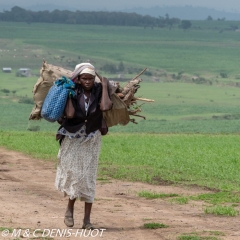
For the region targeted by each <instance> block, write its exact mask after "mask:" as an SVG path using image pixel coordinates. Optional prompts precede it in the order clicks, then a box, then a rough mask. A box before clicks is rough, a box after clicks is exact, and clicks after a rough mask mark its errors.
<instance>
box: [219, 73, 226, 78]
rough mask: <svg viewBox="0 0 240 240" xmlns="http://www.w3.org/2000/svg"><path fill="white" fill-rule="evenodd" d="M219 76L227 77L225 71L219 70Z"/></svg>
mask: <svg viewBox="0 0 240 240" xmlns="http://www.w3.org/2000/svg"><path fill="white" fill-rule="evenodd" d="M220 76H221V77H222V78H227V77H228V75H227V73H225V72H220Z"/></svg>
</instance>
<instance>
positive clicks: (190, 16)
mask: <svg viewBox="0 0 240 240" xmlns="http://www.w3.org/2000/svg"><path fill="white" fill-rule="evenodd" d="M122 11H124V12H136V13H138V14H141V15H150V16H153V17H159V16H161V17H164V16H165V15H166V14H168V15H169V16H170V17H173V18H179V19H181V20H183V19H185V20H205V19H206V18H207V17H208V16H211V17H212V18H213V19H215V20H216V19H218V18H219V19H222V18H225V19H226V20H240V13H231V12H224V11H217V10H215V9H210V8H205V7H192V6H184V7H169V6H166V7H159V6H156V7H151V8H132V9H124V10H122Z"/></svg>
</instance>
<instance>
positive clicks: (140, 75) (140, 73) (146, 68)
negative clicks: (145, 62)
mask: <svg viewBox="0 0 240 240" xmlns="http://www.w3.org/2000/svg"><path fill="white" fill-rule="evenodd" d="M146 70H147V68H145V69H143V70H142V71H141V72H140V73H139V74H138V75H137V76H135V77H134V78H133V79H132V80H134V79H136V78H138V77H139V76H141V75H142V74H143V73H144V72H145V71H146Z"/></svg>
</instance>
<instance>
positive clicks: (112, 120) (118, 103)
mask: <svg viewBox="0 0 240 240" xmlns="http://www.w3.org/2000/svg"><path fill="white" fill-rule="evenodd" d="M144 71H146V69H144V70H143V71H142V72H141V73H140V74H138V75H137V76H136V77H134V78H133V79H132V80H130V81H129V82H128V83H127V84H126V86H125V87H121V86H120V84H119V83H118V82H114V81H109V85H108V91H109V94H110V97H111V100H112V102H113V107H112V109H111V110H109V111H107V112H103V117H104V119H105V121H106V124H107V126H108V127H112V126H116V125H118V124H120V125H126V124H128V123H129V122H133V123H136V121H135V119H131V116H135V117H142V118H144V119H145V117H144V116H141V115H139V114H137V113H139V112H141V105H137V101H145V102H153V101H154V100H151V99H146V98H138V97H135V96H134V95H135V94H136V92H137V90H138V88H139V87H140V85H139V83H140V82H141V81H142V80H141V79H140V78H139V76H140V75H141V74H142V73H143V72H144ZM71 75H72V72H71V71H70V70H67V69H64V68H61V67H58V66H54V65H52V64H48V63H47V62H46V61H45V60H43V65H42V68H41V69H40V78H39V79H38V81H37V82H36V84H35V85H34V88H33V99H34V103H35V105H34V107H33V110H32V112H31V113H30V116H29V120H39V119H41V118H42V117H41V109H42V105H43V102H44V99H45V97H46V95H47V93H48V91H49V89H50V87H51V86H52V85H53V84H54V81H56V80H57V79H58V78H60V77H61V76H65V77H67V78H70V77H71ZM96 81H98V82H99V81H100V78H99V77H96Z"/></svg>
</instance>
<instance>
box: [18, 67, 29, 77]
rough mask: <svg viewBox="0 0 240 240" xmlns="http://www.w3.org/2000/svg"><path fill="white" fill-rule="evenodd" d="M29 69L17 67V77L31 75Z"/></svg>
mask: <svg viewBox="0 0 240 240" xmlns="http://www.w3.org/2000/svg"><path fill="white" fill-rule="evenodd" d="M31 76H32V74H31V69H29V68H19V69H18V71H17V77H31Z"/></svg>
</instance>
